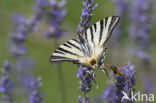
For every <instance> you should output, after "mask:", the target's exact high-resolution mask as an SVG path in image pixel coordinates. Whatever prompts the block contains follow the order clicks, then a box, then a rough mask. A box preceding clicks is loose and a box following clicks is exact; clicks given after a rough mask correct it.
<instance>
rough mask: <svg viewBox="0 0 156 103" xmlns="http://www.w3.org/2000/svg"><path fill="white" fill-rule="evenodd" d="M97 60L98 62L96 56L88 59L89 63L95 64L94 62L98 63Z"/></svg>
mask: <svg viewBox="0 0 156 103" xmlns="http://www.w3.org/2000/svg"><path fill="white" fill-rule="evenodd" d="M96 62H97V59H96V58H92V59H91V60H89V61H88V64H90V65H94V64H96Z"/></svg>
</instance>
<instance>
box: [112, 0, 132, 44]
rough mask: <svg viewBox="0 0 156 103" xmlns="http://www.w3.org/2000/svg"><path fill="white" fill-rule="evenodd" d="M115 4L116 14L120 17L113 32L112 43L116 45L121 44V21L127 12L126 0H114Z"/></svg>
mask: <svg viewBox="0 0 156 103" xmlns="http://www.w3.org/2000/svg"><path fill="white" fill-rule="evenodd" d="M115 6H116V15H118V16H120V18H121V19H122V20H121V21H120V23H119V25H118V26H117V28H115V30H114V32H113V40H112V44H113V45H115V46H118V45H120V44H121V42H120V41H121V36H122V35H121V34H122V32H123V29H122V28H121V26H122V25H123V22H122V21H123V20H124V18H125V16H126V13H127V12H128V6H129V5H128V0H115Z"/></svg>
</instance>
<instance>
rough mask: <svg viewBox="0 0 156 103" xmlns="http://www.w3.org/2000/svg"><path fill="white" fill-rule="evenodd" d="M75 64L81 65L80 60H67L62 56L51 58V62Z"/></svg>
mask: <svg viewBox="0 0 156 103" xmlns="http://www.w3.org/2000/svg"><path fill="white" fill-rule="evenodd" d="M65 61H66V62H73V63H79V61H78V60H72V59H71V58H66V57H62V56H53V55H51V56H50V62H51V63H53V62H65Z"/></svg>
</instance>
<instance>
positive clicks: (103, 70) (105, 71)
mask: <svg viewBox="0 0 156 103" xmlns="http://www.w3.org/2000/svg"><path fill="white" fill-rule="evenodd" d="M101 71H102V72H104V73H105V74H106V75H107V77H108V79H109V80H110V78H109V75H108V72H107V70H106V69H105V68H104V69H102V70H101Z"/></svg>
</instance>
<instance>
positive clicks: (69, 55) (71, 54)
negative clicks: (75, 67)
mask: <svg viewBox="0 0 156 103" xmlns="http://www.w3.org/2000/svg"><path fill="white" fill-rule="evenodd" d="M82 56H83V53H82V50H81V45H80V43H79V41H78V40H77V39H72V40H69V41H67V42H66V43H64V44H63V45H61V46H60V47H59V48H58V49H56V50H55V51H54V53H53V54H52V55H51V56H50V61H51V62H62V61H70V62H71V61H72V62H74V63H78V61H79V60H78V58H79V57H82Z"/></svg>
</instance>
